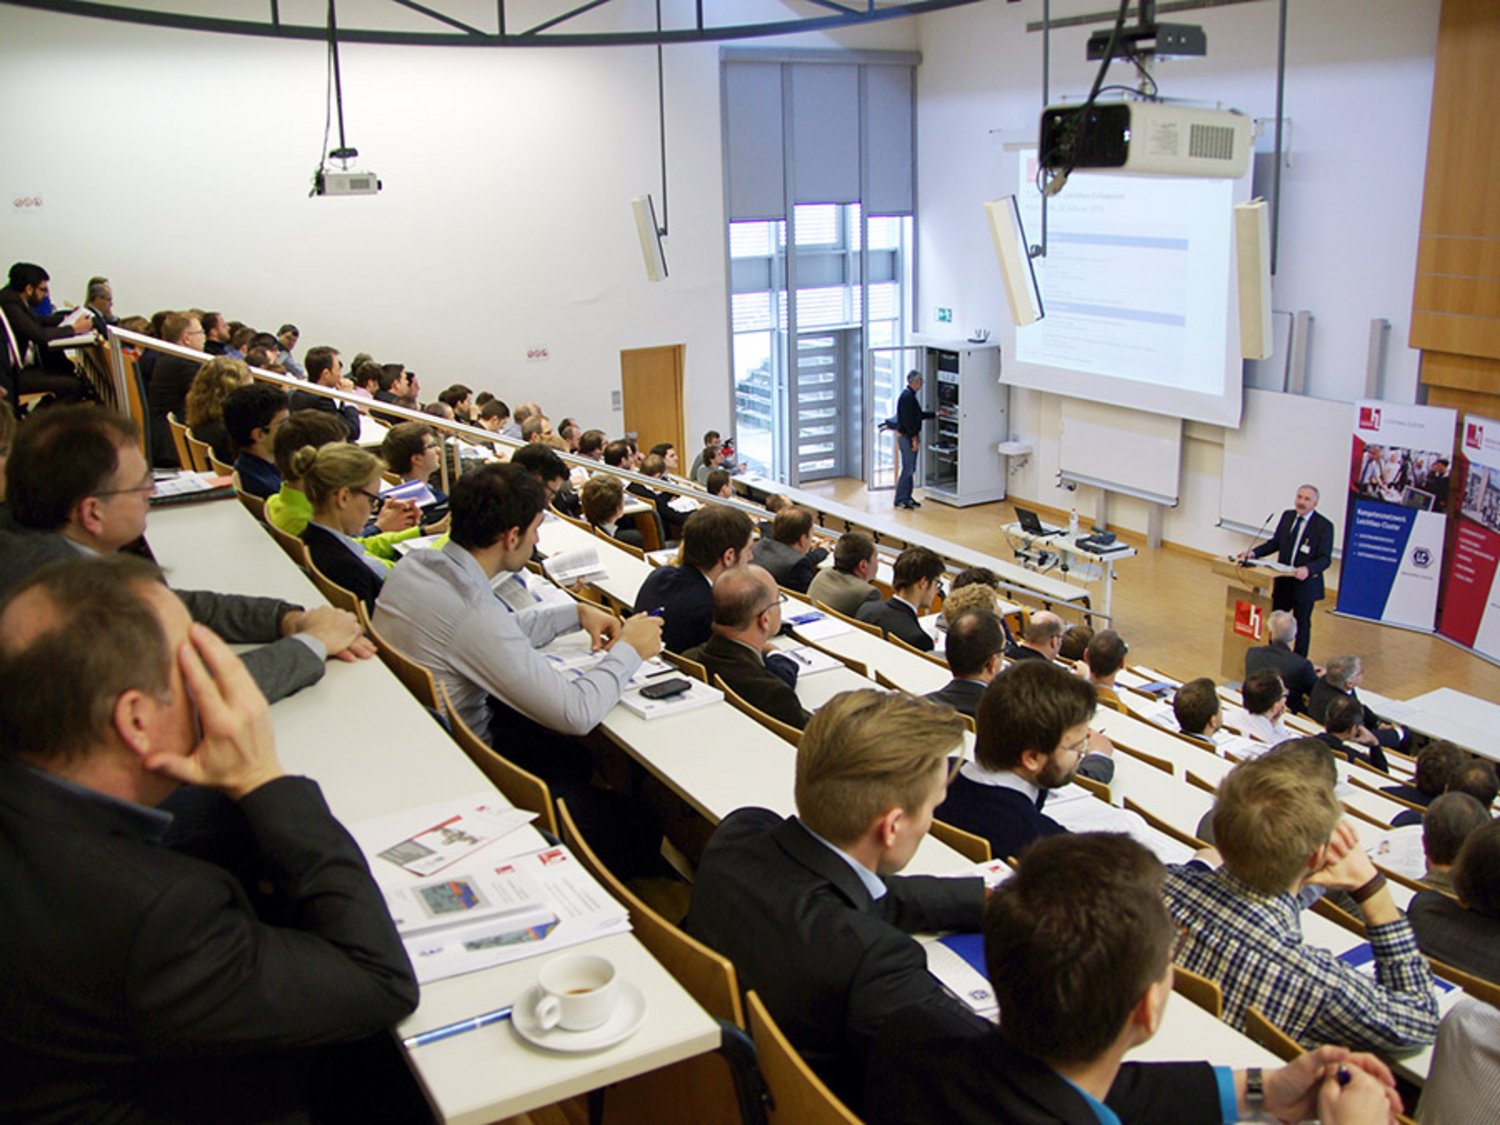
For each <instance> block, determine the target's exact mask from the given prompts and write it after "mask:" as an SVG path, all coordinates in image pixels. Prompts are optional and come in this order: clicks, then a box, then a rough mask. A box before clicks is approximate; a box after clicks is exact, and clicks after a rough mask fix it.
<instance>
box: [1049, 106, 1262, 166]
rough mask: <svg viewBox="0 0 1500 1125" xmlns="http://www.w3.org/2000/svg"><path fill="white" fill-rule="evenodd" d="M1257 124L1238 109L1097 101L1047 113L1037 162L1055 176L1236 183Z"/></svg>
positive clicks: (1250, 150)
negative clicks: (1124, 175)
mask: <svg viewBox="0 0 1500 1125" xmlns="http://www.w3.org/2000/svg"><path fill="white" fill-rule="evenodd" d="M1254 147H1255V123H1254V121H1253V120H1252V119H1251V118H1249V117H1247V116H1246V115H1245V114H1243V113H1240V112H1239V111H1238V110H1225V109H1198V108H1195V107H1192V106H1184V105H1173V104H1171V103H1168V102H1102V103H1101V102H1096V103H1094V105H1092V106H1090V107H1089V108H1088V109H1084V108H1083V106H1082V105H1057V106H1048V107H1047V108H1046V109H1044V110H1043V111H1042V134H1041V139H1040V143H1039V149H1038V151H1039V158H1040V160H1041V163H1042V167H1044V168H1046V169H1047V171H1049V172H1052V173H1061V172H1069V171H1084V170H1086V169H1087V170H1097V171H1110V172H1135V173H1139V174H1141V175H1151V176H1208V177H1214V178H1218V179H1228V180H1232V179H1238V178H1239V177H1240V176H1243V175H1244V174H1245V172H1246V170H1247V169H1248V168H1249V167H1250V158H1251V155H1252V153H1253V151H1254Z"/></svg>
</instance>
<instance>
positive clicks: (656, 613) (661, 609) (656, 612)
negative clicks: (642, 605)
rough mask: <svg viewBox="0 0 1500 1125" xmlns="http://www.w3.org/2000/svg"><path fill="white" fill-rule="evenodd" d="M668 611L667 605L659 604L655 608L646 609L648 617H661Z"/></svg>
mask: <svg viewBox="0 0 1500 1125" xmlns="http://www.w3.org/2000/svg"><path fill="white" fill-rule="evenodd" d="M666 612H667V607H666V606H664V605H659V606H657V607H656V608H655V609H648V610H647V611H646V616H647V617H660V616H661V615H662V614H664V613H666Z"/></svg>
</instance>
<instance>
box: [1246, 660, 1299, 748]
mask: <svg viewBox="0 0 1500 1125" xmlns="http://www.w3.org/2000/svg"><path fill="white" fill-rule="evenodd" d="M1240 698H1241V700H1242V701H1243V702H1244V704H1245V720H1244V722H1245V729H1244V730H1242V731H1240V733H1241V734H1243V735H1244V736H1245V737H1246V738H1249V739H1253V740H1254V741H1256V742H1260V743H1263V744H1264V745H1266V746H1275V745H1276V744H1277V743H1278V742H1285V741H1286V740H1287V739H1288V738H1291V737H1292V732H1291V731H1289V730H1288V729H1287V727H1286V721H1285V720H1284V719H1283V718H1282V716H1283V715H1285V714H1286V686H1285V685H1284V684H1282V682H1281V677H1280V676H1279V675H1277V674H1276V673H1275V672H1274V671H1272V670H1271V669H1269V668H1264V669H1262V670H1261V671H1259V672H1252V673H1250V675H1248V676H1246V677H1245V682H1244V683H1243V684H1241V685H1240Z"/></svg>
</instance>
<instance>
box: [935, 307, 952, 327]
mask: <svg viewBox="0 0 1500 1125" xmlns="http://www.w3.org/2000/svg"><path fill="white" fill-rule="evenodd" d="M937 321H938V323H939V324H952V323H953V310H952V309H948V308H944V307H942V306H941V305H939V306H938V309H937Z"/></svg>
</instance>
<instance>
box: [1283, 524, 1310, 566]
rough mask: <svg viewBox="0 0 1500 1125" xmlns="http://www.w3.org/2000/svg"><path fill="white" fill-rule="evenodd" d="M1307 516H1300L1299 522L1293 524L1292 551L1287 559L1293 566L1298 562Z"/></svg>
mask: <svg viewBox="0 0 1500 1125" xmlns="http://www.w3.org/2000/svg"><path fill="white" fill-rule="evenodd" d="M1306 518H1307V517H1305V516H1298V517H1297V522H1296V523H1294V524H1292V553H1291V555H1290V556H1289V557H1288V558H1287V560H1286V561H1287V562H1289V563H1291V564H1292V565H1293V566H1295V565H1296V564H1297V548H1298V547H1300V546H1302V525H1303V524H1304V523H1305V522H1306Z"/></svg>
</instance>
